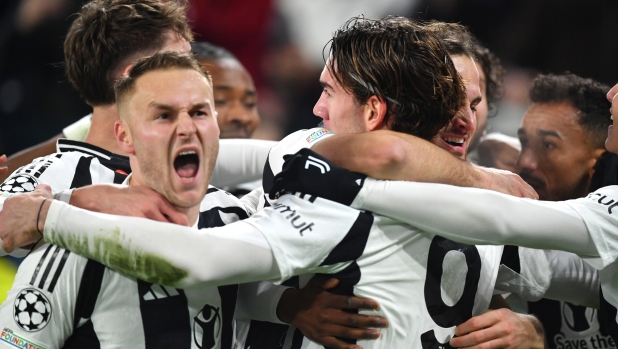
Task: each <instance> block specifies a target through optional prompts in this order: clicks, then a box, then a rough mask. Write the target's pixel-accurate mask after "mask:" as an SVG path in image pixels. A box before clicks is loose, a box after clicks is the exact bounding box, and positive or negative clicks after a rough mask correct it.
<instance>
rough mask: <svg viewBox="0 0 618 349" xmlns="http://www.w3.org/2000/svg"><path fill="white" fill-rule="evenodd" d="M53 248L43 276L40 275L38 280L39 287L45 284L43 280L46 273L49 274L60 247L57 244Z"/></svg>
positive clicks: (45, 277) (41, 287)
mask: <svg viewBox="0 0 618 349" xmlns="http://www.w3.org/2000/svg"><path fill="white" fill-rule="evenodd" d="M54 247H55V250H54V253H52V256H51V258H50V259H49V262H47V267H46V268H45V272H44V273H43V276H41V281H39V288H40V289H43V285H45V281H47V275H49V272H50V271H51V269H52V266H53V265H54V262H55V261H56V257H57V256H58V252H59V251H60V247H58V246H54Z"/></svg>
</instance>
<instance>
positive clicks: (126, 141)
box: [114, 120, 135, 154]
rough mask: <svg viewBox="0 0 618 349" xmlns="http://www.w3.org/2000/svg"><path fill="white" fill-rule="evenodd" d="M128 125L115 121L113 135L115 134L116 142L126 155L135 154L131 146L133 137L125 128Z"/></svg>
mask: <svg viewBox="0 0 618 349" xmlns="http://www.w3.org/2000/svg"><path fill="white" fill-rule="evenodd" d="M127 126H128V125H127V124H126V123H125V122H124V121H122V120H116V123H114V133H115V134H116V142H118V145H119V146H120V149H122V150H123V151H124V152H125V153H126V154H135V147H134V145H133V137H131V131H130V130H129V128H128V127H127Z"/></svg>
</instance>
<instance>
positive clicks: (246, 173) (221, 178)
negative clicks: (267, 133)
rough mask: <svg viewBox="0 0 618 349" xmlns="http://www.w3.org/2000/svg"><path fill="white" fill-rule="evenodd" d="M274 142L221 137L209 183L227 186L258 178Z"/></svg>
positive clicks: (216, 185)
mask: <svg viewBox="0 0 618 349" xmlns="http://www.w3.org/2000/svg"><path fill="white" fill-rule="evenodd" d="M276 143H277V142H274V141H264V140H257V139H222V140H221V141H220V142H219V155H218V156H217V163H216V164H215V168H214V169H213V173H212V178H211V180H210V182H211V183H210V184H212V185H214V186H215V187H227V186H236V185H239V184H241V183H246V182H251V181H255V180H257V179H260V178H261V177H262V171H263V170H264V163H265V162H266V158H267V156H268V152H269V151H270V148H272V147H273V146H274V145H275V144H276Z"/></svg>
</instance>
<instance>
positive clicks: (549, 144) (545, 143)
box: [543, 142, 555, 149]
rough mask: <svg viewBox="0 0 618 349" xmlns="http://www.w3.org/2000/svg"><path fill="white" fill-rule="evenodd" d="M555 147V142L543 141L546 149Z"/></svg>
mask: <svg viewBox="0 0 618 349" xmlns="http://www.w3.org/2000/svg"><path fill="white" fill-rule="evenodd" d="M554 147H555V145H554V144H553V143H551V142H543V148H545V149H552V148H554Z"/></svg>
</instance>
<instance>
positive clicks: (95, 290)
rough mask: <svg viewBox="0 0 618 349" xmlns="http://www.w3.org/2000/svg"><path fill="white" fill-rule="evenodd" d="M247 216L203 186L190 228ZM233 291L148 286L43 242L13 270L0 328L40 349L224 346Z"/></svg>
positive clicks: (231, 201) (230, 200)
mask: <svg viewBox="0 0 618 349" xmlns="http://www.w3.org/2000/svg"><path fill="white" fill-rule="evenodd" d="M246 217H247V214H246V212H245V211H244V209H243V208H242V204H241V203H240V201H238V200H237V199H236V198H235V197H233V196H232V195H230V194H228V193H226V192H224V191H221V190H218V189H217V188H214V187H210V188H209V189H208V193H207V195H206V197H205V198H204V200H203V201H202V202H201V204H200V215H199V219H198V222H196V224H195V225H194V228H195V229H198V228H206V227H219V226H223V225H225V224H228V223H231V222H234V221H237V220H239V219H244V218H246ZM160 272H162V273H164V272H165V271H163V270H161V271H160ZM237 289H238V287H237V286H236V285H231V286H222V287H205V288H204V287H201V288H192V289H186V290H181V289H176V288H173V287H167V286H161V285H157V284H152V283H148V282H144V281H140V280H136V279H135V278H130V277H127V276H124V275H122V274H120V273H118V272H115V271H112V270H111V269H108V268H106V267H104V266H103V265H101V264H99V263H97V262H94V261H92V260H88V259H86V258H83V257H80V256H78V255H76V254H73V253H70V252H68V251H67V250H64V249H62V248H60V247H57V246H54V245H50V244H44V245H43V246H41V247H39V248H37V249H36V250H35V251H34V252H33V253H31V254H30V255H29V256H28V257H27V258H26V259H25V261H24V263H22V265H21V266H20V268H19V270H18V273H17V276H16V279H15V283H14V285H13V288H12V289H11V291H10V293H9V296H8V298H7V301H5V302H4V303H3V305H2V306H1V307H0V323H1V324H2V327H3V328H4V329H5V331H6V332H9V331H10V335H11V336H13V337H19V338H23V339H24V340H25V341H28V342H30V343H35V344H36V345H39V346H40V347H44V348H128V347H131V348H144V349H158V348H186V349H190V348H192V349H198V348H221V347H222V345H223V347H224V348H230V347H231V345H232V343H231V342H232V338H233V334H232V331H233V329H232V326H231V324H232V316H233V314H234V307H235V304H236V295H237ZM35 297H36V298H35ZM30 298H31V299H33V300H34V302H30V301H29V299H30ZM37 304H42V305H43V307H42V306H40V305H39V306H37ZM0 343H2V341H0Z"/></svg>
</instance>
